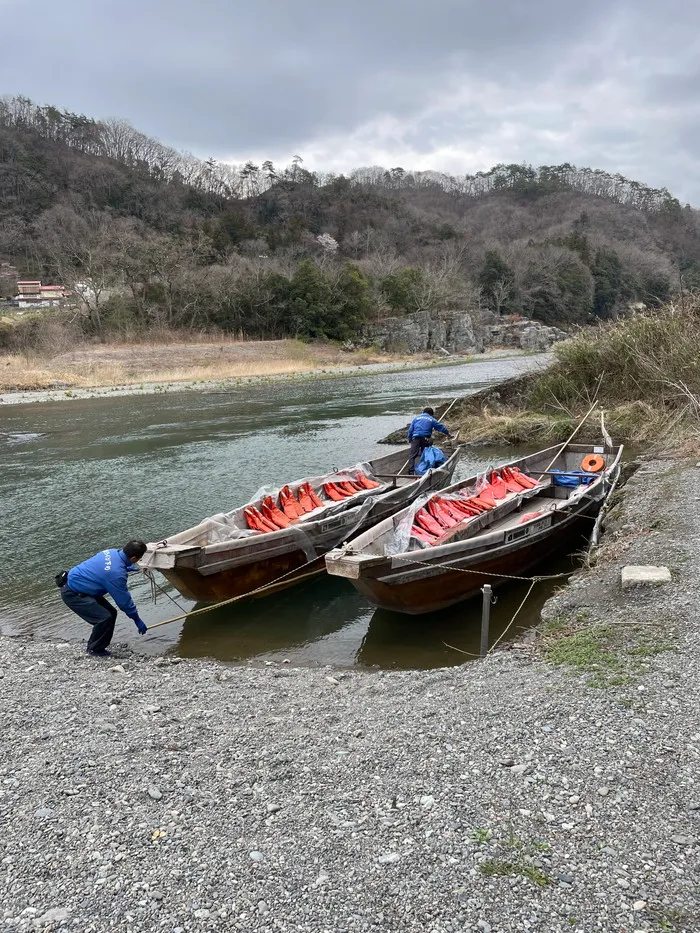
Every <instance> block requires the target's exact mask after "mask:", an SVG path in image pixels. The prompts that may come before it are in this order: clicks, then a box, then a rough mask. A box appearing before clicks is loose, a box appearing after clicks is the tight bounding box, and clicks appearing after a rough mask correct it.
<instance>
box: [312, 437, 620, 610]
mask: <svg viewBox="0 0 700 933" xmlns="http://www.w3.org/2000/svg"><path fill="white" fill-rule="evenodd" d="M558 449H559V448H556V447H552V448H550V449H548V450H542V451H539V452H538V453H535V454H532V455H530V456H528V457H523V458H521V459H519V460H514V461H512V462H511V463H510V464H505V465H504V466H506V467H509V468H515V469H516V470H519V471H521V474H520V475H521V476H525V477H528V476H529V477H531V478H532V479H533V480H535V481H537V482H536V485H535V486H534V487H532V488H528V489H524V488H520V489H519V491H507V490H506V492H505V495H504V496H503V497H502V498H498V499H494V500H493V501H494V502H495V505H493V506H491V507H490V508H484V509H482V510H481V511H479V512H478V514H475V515H472V516H471V517H470V516H466V517H465V518H464V519H463V520H462V521H459V522H458V523H457V524H454V525H453V526H452V527H450V528H449V529H447V528H445V529H442V533H441V536H440V537H437V538H435V535H434V534H431V533H425V532H423V531H422V529H421V528H420V526H419V524H417V518H416V517H417V516H419V515H422V516H424V515H425V512H422V513H421V512H420V509H427V511H428V514H430V510H431V509H433V510H435V509H437V505H438V503H439V501H440V500H447V502H448V503H450V501H451V502H452V505H453V506H455V507H456V506H457V505H459V503H460V501H465V500H467V499H469V498H470V497H472V498H473V497H474V496H478V495H479V489H480V488H482V487H483V486H484V484H485V483H486V482H487V481H488V479H489V477H490V476H491V475H492V473H491V472H489V474H484V475H482V476H473V477H471V478H470V479H467V480H464V481H462V482H459V483H455V484H454V485H452V486H449V487H447V488H446V489H444V490H442V491H441V492H439V493H437V494H431V495H429V496H427V497H425V498H421V499H420V500H418V501H416V502H414V503H413V504H412V505H411V506H409V507H408V508H405V509H403V510H402V511H401V512H397V513H396V514H394V515H393V516H391V517H390V518H387V519H385V520H384V521H383V522H380V523H379V524H377V525H375V526H374V527H372V528H371V529H370V530H369V531H366V532H364V533H363V534H361V535H359V536H358V537H357V538H355V539H353V541H352V542H351V543H349V544H347V545H344V546H343V547H341V548H336V549H334V550H332V551H330V552H329V553H328V554H327V555H326V568H327V570H328V573H329V574H331V575H333V576H340V577H346V578H347V579H348V580H350V582H351V583H352V584H353V585H354V586H355V587H356V588H357V589H358V590H359V591H360V592H361V593H363V594H364V595H365V596H366V597H367V598H368V599H369V601H370V602H371V603H372V604H373V605H375V606H380V607H382V608H384V609H391V610H394V611H396V612H405V613H409V614H411V615H418V614H420V613H424V612H433V611H434V610H437V609H443V608H445V607H447V606H451V605H453V604H454V603H458V602H460V601H461V600H464V599H469V597H471V596H474V595H475V594H476V593H477V592H478V591H479V589H480V588H481V587H482V586H483V585H484V584H485V583H490V584H492V585H497V584H498V583H499V582H503V581H504V580H505V579H506V578H507V577H509V576H523V575H525V574H526V573H527V571H528V570H530V569H531V568H532V567H534V566H535V565H537V564H539V563H541V562H542V561H543V560H545V559H546V558H547V557H548V556H550V555H552V554H554V553H557V552H558V553H562V552H566V549H567V547H568V548H569V549H571V546H572V542H573V541H574V540H575V538H576V535H577V534H582V535H583V536H584V537H586V538H588V537H589V536H590V534H591V531H592V529H593V524H594V521H593V520H594V519H595V517H596V515H597V514H598V512H599V510H600V508H601V506H602V504H603V502H604V501H605V499H606V497H607V495H608V492H609V490H610V488H611V486H612V484H613V483H614V482H615V481H616V479H617V477H618V475H619V471H620V458H621V456H622V447H614V448H608V449H605V450H604V448H602V447H593V446H590V445H584V444H569V445H568V446H567V447H566V449H565V450H564V451H563V452H561V453H560V455H559V456H557V457H556V459H555V460H554V463H552V460H553V458H554V457H555V454H556V453H557V450H558ZM590 457H599V458H601V459H602V460H603V466H602V469H601V470H600V472H598V473H595V474H590V473H589V474H586V473H585V472H584V471H583V470H582V469H581V465H582V463H583V461H584V459H585V458H590ZM550 464H551V465H550ZM589 466H590V464H589ZM502 469H503V468H502V467H499V468H497V470H496V471H495V472H496V473H498V472H499V471H501V470H502ZM545 470H547V471H548V472H546V473H544V471H545ZM556 471H565V472H566V473H567V474H568V475H569V476H571V477H572V478H571V479H565V478H563V476H562V475H561V474H560V473H558V472H556ZM506 472H508V471H506ZM580 474H583V475H580ZM515 475H516V477H517V473H516V474H515ZM579 480H581V482H579ZM564 482H569V483H573V484H574V485H570V486H565V485H561V484H562V483H564ZM509 485H510V486H511V487H513V488H515V487H516V486H517V485H518V484H517V483H510V484H509ZM500 492H501V493H503V489H502V488H501V489H500ZM487 498H491V497H490V496H487ZM474 507H475V508H476V507H477V506H476V505H474ZM453 513H454V514H457V513H456V512H455V511H454V508H453ZM439 514H443V513H441V512H439V511H438V515H439ZM426 521H427V520H426ZM431 527H432V526H431ZM421 537H423V538H425V539H428V540H420V538H421ZM430 538H435V540H433V541H429V539H430Z"/></svg>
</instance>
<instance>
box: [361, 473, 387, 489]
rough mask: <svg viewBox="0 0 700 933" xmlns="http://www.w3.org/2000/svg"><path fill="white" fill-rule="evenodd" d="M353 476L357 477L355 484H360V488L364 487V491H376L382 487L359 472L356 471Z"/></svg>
mask: <svg viewBox="0 0 700 933" xmlns="http://www.w3.org/2000/svg"><path fill="white" fill-rule="evenodd" d="M355 476H356V477H357V482H358V483H359V484H360V486H364V488H365V489H378V488H379V487H380V486H381V485H382V484H381V483H377V482H375V480H373V479H370V478H369V476H365V474H364V473H363V472H362V471H361V470H358V471H357V473H356V474H355Z"/></svg>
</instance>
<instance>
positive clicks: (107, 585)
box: [57, 541, 147, 657]
mask: <svg viewBox="0 0 700 933" xmlns="http://www.w3.org/2000/svg"><path fill="white" fill-rule="evenodd" d="M146 550H147V549H146V545H145V544H144V543H143V541H128V542H127V543H126V544H125V545H124V547H123V548H108V549H107V550H105V551H100V553H99V554H95V556H94V557H91V558H89V560H84V561H83V562H82V564H78V565H77V566H75V567H73V568H72V569H71V570H69V571H68V574H67V578H66V580H65V583H64V584H63V586H61V599H62V600H63V602H64V603H65V604H66V606H68V608H69V609H72V610H73V612H75V613H76V614H77V615H79V616H80V618H81V619H83V620H84V621H85V622H88V623H89V624H90V625H91V626H92V633H91V635H90V639H89V641H88V645H87V653H88V654H92V655H96V656H97V657H109V651H107V646H108V645H109V643H110V642H111V640H112V635H113V634H114V623H115V622H116V620H117V610H116V609H115V608H114V606H113V605H112V604H111V603H110V602H108V601H107V600H106V599H105V596H106V595H107V593H109V595H110V596H111V597H112V599H113V600H114V602H115V603H116V604H117V606H119V608H120V609H121V611H122V612H124V613H125V614H126V615H128V616H129V618H131V619H133V621H134V623H135V625H136V628H137V629H138V630H139V634H141V635H145V634H146V631H147V628H146V623H145V622H144V621H143V619H142V618H141V616H140V615H139V614H138V610H137V609H136V606H135V605H134V601H133V599H132V598H131V596H130V595H129V590H128V589H127V586H126V580H127V576H128V575H129V574H130V573H137V572H138V569H139V568H138V567H135V566H134V562H135V561H138V560H141V558H142V557H143V555H144V554H145V553H146ZM57 582H59V580H58V578H57Z"/></svg>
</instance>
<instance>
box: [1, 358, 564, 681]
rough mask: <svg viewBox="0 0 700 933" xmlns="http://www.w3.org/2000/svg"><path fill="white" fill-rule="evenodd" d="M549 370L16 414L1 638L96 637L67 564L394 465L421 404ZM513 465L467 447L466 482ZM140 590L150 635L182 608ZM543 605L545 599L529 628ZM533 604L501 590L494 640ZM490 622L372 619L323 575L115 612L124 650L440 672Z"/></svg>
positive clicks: (523, 363)
mask: <svg viewBox="0 0 700 933" xmlns="http://www.w3.org/2000/svg"><path fill="white" fill-rule="evenodd" d="M537 365H540V360H538V359H537V358H535V357H527V356H520V357H513V358H504V357H500V358H496V359H487V360H483V361H478V362H473V363H468V364H463V365H458V366H450V367H439V368H432V369H416V370H410V371H402V372H399V373H386V372H384V373H377V374H373V375H363V376H349V377H342V376H341V377H334V378H329V379H316V380H308V381H289V382H272V383H257V384H252V385H250V386H245V387H236V388H230V389H220V390H216V391H206V392H201V391H200V392H197V391H183V392H177V393H167V394H152V395H139V396H128V395H127V396H119V397H114V398H95V399H77V400H68V399H66V400H62V401H55V402H44V403H35V404H31V405H12V404H6V405H3V406H2V408H0V527H1V528H2V544H1V545H0V549H1V550H0V579H2V586H1V587H0V633H2V634H6V635H12V634H32V635H33V636H34V637H45V638H61V639H68V640H73V639H75V640H85V638H86V635H87V626H86V625H85V623H83V622H82V621H81V620H80V619H78V618H77V617H76V616H74V615H73V614H72V613H71V612H70V611H69V610H68V609H67V608H66V607H65V606H64V605H63V603H62V602H61V600H60V598H59V597H58V593H57V590H56V588H55V585H54V582H53V577H54V575H55V574H56V573H57V572H58V571H59V570H61V569H63V568H67V567H70V566H72V565H73V564H75V563H77V562H79V561H80V560H83V559H84V558H86V557H88V556H90V555H91V554H93V553H94V552H96V551H98V550H100V549H101V548H103V547H109V546H118V545H120V544H122V543H123V542H124V541H126V540H127V539H128V538H131V537H141V538H144V539H145V540H150V541H152V540H158V539H159V538H162V537H165V536H167V535H168V534H171V533H173V532H175V531H178V530H181V529H183V528H186V527H189V526H191V525H194V524H196V523H197V522H198V521H199V520H200V519H202V518H204V517H206V516H207V515H209V514H212V513H214V512H219V511H226V510H228V509H230V508H232V507H233V506H234V505H236V504H239V503H241V502H243V501H245V500H246V499H247V498H248V497H249V496H250V495H252V494H253V493H254V492H255V491H256V490H257V489H258V488H259V487H260V486H262V485H265V484H276V485H279V484H280V483H283V482H286V481H290V480H294V479H296V478H298V477H300V476H304V475H309V474H314V473H322V472H324V471H326V470H327V469H328V468H329V467H330V466H343V465H346V464H352V463H355V462H357V461H358V460H365V459H369V458H371V457H372V456H376V455H378V454H382V453H386V452H387V449H388V448H386V447H385V446H381V445H378V444H377V443H376V441H377V439H378V438H380V437H383V436H385V435H386V434H388V433H389V432H390V431H391V430H393V429H395V428H397V427H399V426H401V425H402V424H405V423H406V422H407V421H408V420H409V418H410V416H412V415H413V414H414V413H415V412H416V411H418V410H420V409H421V408H422V407H423V406H424V405H426V404H429V403H437V402H439V401H441V400H444V399H451V398H453V397H455V396H457V395H463V394H467V393H470V392H475V391H477V390H478V389H480V388H483V387H485V386H487V385H491V384H494V383H496V382H499V381H501V380H502V379H504V378H507V377H509V376H514V375H517V374H518V373H522V372H524V371H526V370H528V369H532V368H533V367H534V366H537ZM506 456H513V452H512V451H510V452H507V453H506V452H500V454H499V452H495V451H490V452H489V454H488V458H489V459H488V461H487V459H485V457H486V454H485V453H484V454H482V453H480V452H469V453H468V454H467V455H466V456H465V457H464V458H463V460H462V462H461V464H460V467H459V470H460V474H459V475H468V474H470V473H473V472H474V471H475V470H477V469H480V468H482V467H485V466H487V465H488V463H489V462H496V461H498V460H499V459H501V460H502V459H504V458H505V457H506ZM160 582H161V583H162V584H163V585H164V586H166V584H165V581H164V580H162V579H160ZM132 592H133V595H134V598H135V600H136V601H137V603H138V604H139V607H140V609H141V614H142V616H143V618H144V619H145V621H146V622H147V623H148V624H152V623H154V622H157V621H161V620H163V619H167V618H169V617H172V616H174V615H176V614H178V610H177V607H176V606H175V605H174V604H173V603H172V602H171V601H170V600H169V599H167V598H166V597H165V596H162V595H161V596H159V598H158V601H157V603H156V604H155V605H154V604H153V603H152V602H150V601H149V600H150V590H149V587H148V585H147V583H146V581H145V580H143V579H142V578H139V579H138V580H137V581H136V582H135V583H132ZM169 592H170V593H171V595H172V596H173V597H174V598H175V599H177V601H178V602H179V603H180V604H181V605H183V606H184V607H185V608H186V609H189V608H191V606H192V603H190V602H187V601H185V600H183V599H181V597H180V596H179V595H178V594H177V593H176V592H175V591H173V590H172V589H169ZM546 595H547V593H546V592H545V590H544V588H543V587H539V588H538V594H537V596H536V597H533V598H532V599H531V600H530V601H529V617H530V618H532V614H533V613H534V614H535V615H536V612H537V610H538V606H539V604H540V603H541V602H542V601H543V600H544V598H545V596H546ZM521 598H522V595H521V594H520V590H519V589H518V588H517V587H516V588H515V589H514V590H510V591H506V592H505V593H504V594H503V595H502V597H501V600H500V603H499V607H501V609H500V611H499V612H497V613H496V614H495V617H494V629H493V632H494V637H496V636H497V635H498V633H499V626H502V625H504V624H505V620H506V619H510V617H511V616H512V614H513V612H514V611H515V610H514V608H513V609H511V610H509V606H510V605H511V604H512V606H513V607H515V606H517V604H518V602H519V601H520V599H521ZM479 612H480V608H479V606H475V605H473V604H466V605H463V606H460V607H456V608H454V609H451V610H449V611H447V612H444V613H440V614H438V615H437V616H436V617H430V618H426V617H422V618H409V617H405V616H396V615H393V614H392V613H387V612H383V611H375V610H373V609H372V607H371V606H369V604H368V603H367V602H366V601H365V600H364V598H362V597H361V596H359V595H358V594H357V593H356V592H355V590H354V589H352V587H351V586H350V584H348V583H347V582H346V581H344V580H341V579H338V578H329V577H325V576H324V577H319V578H316V579H315V580H313V581H311V582H310V583H308V584H306V585H302V586H299V587H296V588H293V589H290V590H288V591H286V592H284V593H282V594H279V595H277V596H272V597H268V598H267V599H261V600H255V601H249V602H246V603H241V604H238V605H234V606H230V607H224V608H222V609H220V610H214V611H212V612H211V613H210V614H204V615H203V616H199V617H195V618H193V619H189V620H187V621H186V622H185V624H184V626H183V625H182V624H181V623H175V624H173V625H171V626H163V627H161V628H159V629H157V630H156V631H154V632H153V633H151V634H148V635H146V636H143V637H140V636H138V635H137V634H136V632H135V629H134V627H133V625H132V623H131V622H130V620H128V619H125V617H124V616H121V615H120V618H119V620H118V622H117V630H116V633H115V642H117V643H118V642H125V641H127V642H128V643H129V644H130V645H131V646H132V647H134V648H135V649H137V650H139V651H143V652H147V653H162V652H166V651H167V652H171V653H178V654H180V655H183V656H211V657H216V658H219V659H220V660H223V661H238V660H255V661H256V662H264V661H280V662H282V661H285V660H288V661H289V662H290V663H292V664H317V663H322V664H337V665H355V664H359V665H365V666H373V665H378V666H380V667H393V666H398V667H408V668H411V667H436V666H444V665H449V664H459V663H462V662H463V661H464V660H465V658H466V657H468V656H469V655H464V654H460V653H459V652H458V651H455V650H454V648H460V649H461V650H462V651H466V652H470V653H472V652H475V651H476V650H478V621H477V620H478V615H479ZM524 618H527V616H526V617H524ZM445 643H447V644H449V645H452V646H454V647H453V648H450V647H447V646H446V644H445Z"/></svg>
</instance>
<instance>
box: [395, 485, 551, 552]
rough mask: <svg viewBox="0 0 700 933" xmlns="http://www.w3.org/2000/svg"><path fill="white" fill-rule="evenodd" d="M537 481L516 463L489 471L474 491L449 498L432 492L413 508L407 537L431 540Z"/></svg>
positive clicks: (530, 487) (529, 487)
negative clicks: (423, 503)
mask: <svg viewBox="0 0 700 933" xmlns="http://www.w3.org/2000/svg"><path fill="white" fill-rule="evenodd" d="M539 485H540V484H539V483H538V482H537V480H534V479H531V478H530V477H529V476H525V474H524V473H521V472H520V470H519V469H518V468H517V467H501V469H500V470H494V471H493V472H492V473H491V475H490V476H489V479H488V482H487V483H486V485H485V486H484V487H483V488H482V489H481V490H480V491H479V492H478V493H476V494H471V495H469V494H465V493H460V492H456V493H452V495H451V498H449V499H445V498H443V497H442V496H433V497H432V499H430V500H429V501H428V502H427V503H426V504H425V505H424V506H423V507H422V508H421V509H418V511H417V512H416V514H415V516H414V519H413V527H412V528H411V537H413V538H417V539H418V540H419V541H422V542H423V543H424V544H435V543H436V541H438V540H439V539H440V538H442V537H443V535H445V534H446V533H447V532H448V531H449V530H450V528H454V527H455V525H459V524H461V523H462V522H466V521H469V520H470V519H472V518H474V517H476V516H477V515H480V514H481V513H482V512H488V511H490V510H491V509H493V508H494V507H495V506H496V504H497V502H498V501H499V500H501V499H505V498H506V496H507V495H508V493H509V492H522V491H523V490H524V489H533V488H534V487H535V486H539Z"/></svg>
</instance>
